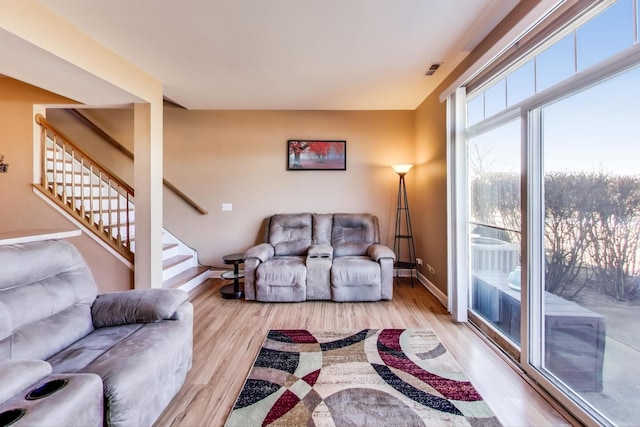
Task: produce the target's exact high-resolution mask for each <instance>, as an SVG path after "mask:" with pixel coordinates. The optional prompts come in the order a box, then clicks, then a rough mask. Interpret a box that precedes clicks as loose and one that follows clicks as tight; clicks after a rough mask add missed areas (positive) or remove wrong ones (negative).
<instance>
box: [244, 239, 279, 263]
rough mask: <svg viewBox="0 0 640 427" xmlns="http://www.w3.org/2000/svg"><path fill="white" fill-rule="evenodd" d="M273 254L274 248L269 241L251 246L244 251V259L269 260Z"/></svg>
mask: <svg viewBox="0 0 640 427" xmlns="http://www.w3.org/2000/svg"><path fill="white" fill-rule="evenodd" d="M274 254H275V250H274V249H273V246H271V245H270V244H269V243H261V244H259V245H256V246H253V247H251V248H249V249H247V251H246V252H245V253H244V259H245V260H247V259H253V258H255V259H258V260H260V262H267V261H269V260H270V259H271V258H272V257H273V255H274Z"/></svg>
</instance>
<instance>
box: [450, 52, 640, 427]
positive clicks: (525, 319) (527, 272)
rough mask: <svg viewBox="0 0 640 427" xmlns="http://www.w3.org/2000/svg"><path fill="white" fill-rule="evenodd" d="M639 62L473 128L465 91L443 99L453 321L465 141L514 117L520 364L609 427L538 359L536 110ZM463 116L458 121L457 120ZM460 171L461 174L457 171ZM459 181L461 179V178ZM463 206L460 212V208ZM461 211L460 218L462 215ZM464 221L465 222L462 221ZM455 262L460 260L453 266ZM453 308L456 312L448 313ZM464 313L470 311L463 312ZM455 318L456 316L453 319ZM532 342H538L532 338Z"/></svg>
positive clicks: (594, 70) (573, 80) (589, 419)
mask: <svg viewBox="0 0 640 427" xmlns="http://www.w3.org/2000/svg"><path fill="white" fill-rule="evenodd" d="M638 64H640V44H636V45H634V46H633V47H630V48H628V49H626V50H624V51H622V52H620V53H618V54H616V55H613V56H612V57H610V58H608V59H606V60H605V61H603V62H602V63H600V64H598V65H596V66H593V67H591V68H590V69H587V70H585V71H583V72H581V73H579V74H576V75H574V76H572V77H569V78H567V79H566V80H564V81H563V82H561V83H559V84H557V85H556V86H553V87H551V88H549V89H547V90H545V91H543V92H540V93H538V94H536V95H534V96H532V97H530V98H528V99H526V100H525V101H523V102H521V103H519V104H517V105H514V106H512V107H510V108H508V109H507V110H505V111H503V112H502V113H500V114H498V115H496V117H494V118H489V119H488V120H485V121H483V122H481V123H479V124H478V125H473V126H470V127H469V129H467V130H466V132H465V131H463V132H461V131H460V129H459V128H464V125H465V121H464V119H463V118H464V115H463V114H464V109H465V104H466V103H465V102H464V101H465V96H466V94H465V92H464V91H463V90H461V91H457V92H456V93H454V94H453V95H452V96H451V97H450V98H449V99H448V105H449V107H448V111H449V112H450V113H451V114H452V116H453V117H452V118H450V119H449V125H450V126H452V128H450V131H449V137H450V138H449V140H450V141H449V145H448V148H449V150H450V152H449V164H450V167H451V169H450V172H451V173H450V176H451V179H450V182H449V187H450V188H449V190H448V191H449V197H450V203H451V206H450V208H449V209H450V210H449V215H450V216H449V218H450V221H449V223H450V230H451V231H450V237H451V239H450V243H449V260H450V264H451V265H450V268H449V271H450V275H449V295H450V296H451V298H450V300H451V299H453V300H454V301H449V307H450V310H451V312H452V313H453V314H454V317H455V318H456V320H459V321H464V320H462V319H463V317H462V316H460V311H461V310H462V301H461V300H459V298H461V297H460V295H461V294H464V295H463V296H462V298H464V299H465V302H466V303H467V304H468V291H469V288H468V286H469V284H468V283H467V279H468V277H469V269H468V266H467V265H466V264H467V262H466V260H468V253H469V251H468V245H467V241H466V207H467V197H468V196H467V194H466V187H465V185H466V168H467V164H466V158H465V156H466V141H467V139H468V138H469V137H470V135H474V134H478V133H480V132H481V131H486V130H488V129H490V128H491V127H495V126H497V125H498V124H500V123H506V122H508V121H509V120H513V118H514V117H518V116H519V118H520V120H521V138H522V140H521V155H522V159H521V160H522V162H521V165H522V179H521V200H522V206H521V215H522V235H521V236H522V240H521V242H522V247H521V250H522V259H521V263H522V270H521V289H522V290H521V293H522V304H521V310H522V311H521V319H522V320H521V345H520V366H521V368H522V369H523V370H524V371H525V372H526V374H527V375H528V376H529V377H531V378H532V379H533V380H535V381H536V382H537V383H538V384H540V385H541V386H542V388H543V389H544V390H545V391H547V392H548V393H549V394H550V395H551V396H552V397H553V398H554V399H556V400H557V401H558V402H559V403H560V404H561V405H562V406H564V407H565V408H566V409H568V410H569V412H571V414H572V415H574V416H575V417H576V418H577V419H578V420H579V421H580V422H582V423H585V424H592V423H593V422H594V421H595V422H598V423H600V424H604V425H608V424H612V423H611V421H610V420H608V419H607V418H605V417H604V416H602V415H600V414H599V413H598V412H597V411H592V410H589V408H590V406H589V404H588V403H587V402H586V401H584V400H582V399H581V398H580V397H579V396H578V395H577V394H575V393H572V392H571V390H570V389H568V388H567V387H563V386H562V385H561V384H558V383H557V382H554V381H552V380H551V379H550V378H551V375H549V374H546V373H545V372H543V371H542V369H541V368H539V367H543V366H544V360H543V351H542V349H543V345H544V343H543V340H542V337H543V336H544V322H542V321H541V319H542V313H543V307H542V302H541V295H542V289H541V287H542V286H543V283H544V265H545V264H544V262H545V261H544V260H545V256H544V188H543V182H544V180H543V168H542V154H543V146H542V143H541V141H542V135H541V134H542V117H541V108H542V107H544V106H545V105H547V104H549V103H551V102H554V101H557V100H560V99H562V98H564V97H567V96H570V95H572V94H574V93H576V92H578V91H580V90H583V89H586V88H588V87H589V86H592V85H595V84H598V83H599V82H601V81H603V80H604V79H606V78H609V77H612V76H615V75H616V74H619V73H622V72H625V71H627V70H629V69H631V68H633V67H635V66H638ZM461 118H462V121H461ZM461 171H464V173H461ZM463 179H464V180H463ZM463 208H464V210H462V209H463ZM461 210H462V215H463V216H461ZM463 219H464V220H463ZM455 260H465V261H464V262H455ZM452 308H454V309H455V311H454V310H452ZM467 310H468V313H469V312H470V309H469V308H468V309H467ZM456 316H458V317H456ZM536 338H537V339H536Z"/></svg>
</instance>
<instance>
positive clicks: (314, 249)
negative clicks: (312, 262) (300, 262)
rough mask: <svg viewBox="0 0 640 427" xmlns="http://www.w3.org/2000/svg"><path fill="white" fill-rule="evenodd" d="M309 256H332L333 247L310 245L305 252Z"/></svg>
mask: <svg viewBox="0 0 640 427" xmlns="http://www.w3.org/2000/svg"><path fill="white" fill-rule="evenodd" d="M309 258H329V259H331V258H333V247H332V246H331V245H312V246H310V247H309V251H308V252H307V259H309Z"/></svg>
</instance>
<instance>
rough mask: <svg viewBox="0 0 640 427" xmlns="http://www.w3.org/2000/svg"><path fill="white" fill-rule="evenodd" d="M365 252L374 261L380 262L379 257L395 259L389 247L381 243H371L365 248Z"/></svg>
mask: <svg viewBox="0 0 640 427" xmlns="http://www.w3.org/2000/svg"><path fill="white" fill-rule="evenodd" d="M367 254H368V255H369V256H370V257H371V259H372V260H374V261H375V262H380V260H381V259H385V258H387V259H392V260H395V259H396V254H395V253H394V252H393V250H391V248H390V247H388V246H384V245H381V244H378V243H376V244H373V245H371V246H369V250H367Z"/></svg>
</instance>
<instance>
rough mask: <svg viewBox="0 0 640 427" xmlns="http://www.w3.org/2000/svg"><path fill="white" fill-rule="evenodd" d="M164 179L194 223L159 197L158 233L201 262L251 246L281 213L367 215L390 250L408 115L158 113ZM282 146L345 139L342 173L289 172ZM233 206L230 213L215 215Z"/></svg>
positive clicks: (406, 153)
mask: <svg viewBox="0 0 640 427" xmlns="http://www.w3.org/2000/svg"><path fill="white" fill-rule="evenodd" d="M164 129H165V135H164V142H165V150H164V167H165V169H164V170H165V177H166V178H167V179H168V180H169V181H171V182H173V183H174V184H175V185H177V186H178V188H180V189H182V190H183V191H184V192H185V193H186V194H187V195H188V196H189V197H191V198H192V199H194V200H195V201H196V202H198V203H199V204H201V205H202V206H203V207H205V209H207V210H208V211H209V212H210V213H209V215H205V216H203V215H199V214H194V211H193V209H192V208H190V207H189V206H187V205H185V204H184V203H183V202H182V201H181V200H178V199H177V198H176V197H175V196H173V195H172V194H171V193H169V192H167V191H166V190H165V217H164V218H165V225H166V227H167V228H168V229H169V230H170V231H171V232H173V233H174V234H176V235H177V236H178V237H180V238H182V239H183V240H184V241H185V242H188V243H189V244H191V245H193V247H194V248H195V249H197V250H198V252H199V254H200V259H201V262H202V263H204V264H207V265H212V266H220V265H221V264H222V261H221V257H222V256H223V255H225V254H228V253H233V252H241V251H244V250H245V249H246V248H248V247H249V246H251V245H252V244H254V243H255V242H257V241H258V239H259V237H260V229H261V224H262V221H263V219H264V218H265V217H267V216H269V215H272V214H274V213H282V212H305V211H306V212H370V213H372V214H375V215H377V216H378V217H379V219H380V225H381V233H382V236H383V241H384V243H387V244H390V245H393V236H392V233H393V226H394V223H395V197H396V190H397V175H396V174H395V173H394V172H393V170H392V169H391V168H390V167H389V165H391V164H394V163H401V162H407V161H410V159H411V158H412V156H413V112H410V111H381V112H373V111H371V112H363V111H185V110H180V109H177V108H167V109H165V125H164ZM288 139H345V140H346V141H347V170H346V171H287V170H286V160H287V151H286V141H287V140H288ZM222 203H232V204H233V211H231V212H223V211H221V204H222Z"/></svg>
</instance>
